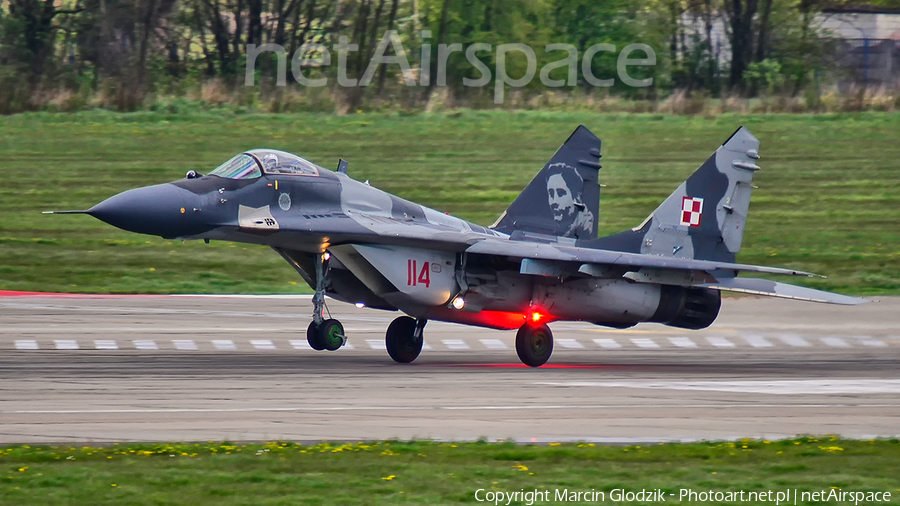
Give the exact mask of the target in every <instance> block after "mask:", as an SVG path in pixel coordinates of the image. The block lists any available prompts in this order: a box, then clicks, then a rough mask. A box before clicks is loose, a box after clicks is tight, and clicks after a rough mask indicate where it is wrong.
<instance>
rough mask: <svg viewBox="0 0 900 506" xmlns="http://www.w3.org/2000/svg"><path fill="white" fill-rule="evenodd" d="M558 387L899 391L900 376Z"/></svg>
mask: <svg viewBox="0 0 900 506" xmlns="http://www.w3.org/2000/svg"><path fill="white" fill-rule="evenodd" d="M536 384H538V385H547V386H557V387H601V388H651V389H664V390H703V391H714V392H736V393H752V394H776V395H785V394H794V395H796V394H807V395H811V394H897V393H900V379H862V378H860V379H809V380H744V381H559V382H554V381H542V382H537V383H536Z"/></svg>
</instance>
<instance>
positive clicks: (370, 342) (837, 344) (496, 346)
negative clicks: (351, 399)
mask: <svg viewBox="0 0 900 506" xmlns="http://www.w3.org/2000/svg"><path fill="white" fill-rule="evenodd" d="M8 330H13V331H14V330H18V329H17V328H16V327H14V326H13V327H10V328H9V329H8ZM148 333H150V334H154V335H155V334H157V332H155V331H148ZM179 333H180V334H185V333H189V334H197V332H195V331H194V329H191V328H182V329H180V331H179ZM251 333H252V332H251ZM292 333H295V331H292ZM505 337H506V340H505V341H504V340H503V339H477V340H476V342H477V343H478V344H474V345H473V344H472V343H470V342H469V341H467V340H465V339H441V340H440V345H441V348H442V349H446V350H450V351H464V350H469V349H472V348H480V349H486V350H506V349H509V348H510V347H512V346H513V345H514V336H512V335H508V336H505ZM740 337H741V338H742V340H743V341H744V342H746V345H749V346H750V347H752V348H756V349H778V348H779V347H784V346H788V347H791V348H810V349H822V348H823V346H824V347H829V348H853V347H854V346H857V347H868V348H886V347H889V346H890V344H889V343H891V344H896V343H897V342H898V341H897V340H885V339H877V338H873V337H838V336H827V337H822V338H816V337H813V336H803V335H798V334H778V335H775V336H771V337H770V338H767V337H765V336H762V335H758V334H750V335H741V336H740ZM770 339H771V340H770ZM42 341H43V340H40V339H15V340H13V341H11V344H12V347H13V348H14V349H16V350H21V351H33V350H40V349H42ZM50 341H51V342H52V343H53V346H52V348H55V349H57V350H68V351H74V350H90V349H96V350H110V351H113V350H127V349H132V348H133V349H135V350H139V351H156V350H160V349H162V347H161V346H160V345H159V344H158V341H157V340H154V339H135V340H132V341H131V345H130V346H129V345H128V344H125V345H124V346H120V344H119V341H118V340H116V339H93V340H79V339H53V340H50ZM621 341H622V342H620V340H619V339H615V338H611V337H604V338H594V339H592V340H590V341H585V340H584V339H577V338H569V337H556V338H555V343H556V345H557V348H559V349H568V350H583V349H595V350H596V349H602V350H616V349H630V350H638V351H639V350H656V349H661V348H664V347H665V348H670V349H671V348H682V349H699V348H703V347H704V346H705V345H706V344H708V345H710V346H713V347H715V348H729V349H736V348H739V346H738V345H737V344H735V343H734V342H732V341H731V340H729V339H728V338H725V337H722V336H707V337H705V341H706V342H705V343H704V342H703V341H700V343H698V342H697V341H695V340H694V339H691V338H690V337H684V336H676V337H668V338H665V340H663V341H662V343H659V342H657V341H656V340H653V339H650V338H647V337H632V338H629V339H622V340H621ZM6 342H8V341H6ZM44 342H45V343H46V341H44ZM162 342H163V343H171V349H175V350H179V351H197V350H198V349H200V348H201V347H204V348H205V347H210V348H212V349H215V350H217V351H244V350H250V349H253V350H258V351H281V350H289V349H291V348H293V349H295V350H311V349H312V348H310V347H309V344H308V343H307V341H306V339H289V340H280V339H248V340H234V339H210V340H208V341H207V340H202V339H201V340H196V339H172V340H163V341H162ZM353 342H356V343H360V342H365V343H366V344H367V346H368V349H371V350H377V351H380V350H384V349H385V348H384V339H383V338H381V337H379V338H378V339H364V340H360V339H359V338H357V339H355V340H354V339H353V338H352V336H351V338H350V339H349V340H348V341H347V344H346V345H345V346H344V347H343V348H342V349H345V350H355V349H357V348H356V347H355V346H354V344H353ZM125 343H128V341H125ZM4 344H5V341H3V340H0V349H2V348H3V346H4ZM422 349H424V350H430V349H433V348H432V346H431V345H430V344H429V343H428V342H427V338H426V343H425V344H424V345H423V348H422Z"/></svg>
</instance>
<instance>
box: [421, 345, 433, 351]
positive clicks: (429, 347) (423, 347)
mask: <svg viewBox="0 0 900 506" xmlns="http://www.w3.org/2000/svg"><path fill="white" fill-rule="evenodd" d="M430 349H432V348H431V345H430V344H428V343H422V351H425V350H430Z"/></svg>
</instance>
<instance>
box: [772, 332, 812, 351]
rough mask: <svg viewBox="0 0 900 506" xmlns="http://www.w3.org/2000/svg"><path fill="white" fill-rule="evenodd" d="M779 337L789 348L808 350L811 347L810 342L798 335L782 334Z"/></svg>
mask: <svg viewBox="0 0 900 506" xmlns="http://www.w3.org/2000/svg"><path fill="white" fill-rule="evenodd" d="M778 337H779V338H780V339H781V340H782V341H784V342H785V343H786V344H788V345H789V346H794V347H797V348H808V347H809V346H810V344H809V342H808V341H807V340H806V339H803V336H798V335H797V334H782V335H780V336H778Z"/></svg>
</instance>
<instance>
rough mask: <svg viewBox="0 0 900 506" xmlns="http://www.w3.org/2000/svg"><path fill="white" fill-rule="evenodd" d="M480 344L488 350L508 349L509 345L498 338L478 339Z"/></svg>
mask: <svg viewBox="0 0 900 506" xmlns="http://www.w3.org/2000/svg"><path fill="white" fill-rule="evenodd" d="M479 341H481V344H483V345H484V347H485V348H487V349H489V350H508V349H509V346H507V345H506V343H504V342H503V341H501V340H499V339H479Z"/></svg>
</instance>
